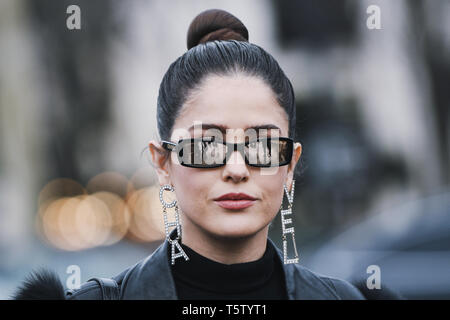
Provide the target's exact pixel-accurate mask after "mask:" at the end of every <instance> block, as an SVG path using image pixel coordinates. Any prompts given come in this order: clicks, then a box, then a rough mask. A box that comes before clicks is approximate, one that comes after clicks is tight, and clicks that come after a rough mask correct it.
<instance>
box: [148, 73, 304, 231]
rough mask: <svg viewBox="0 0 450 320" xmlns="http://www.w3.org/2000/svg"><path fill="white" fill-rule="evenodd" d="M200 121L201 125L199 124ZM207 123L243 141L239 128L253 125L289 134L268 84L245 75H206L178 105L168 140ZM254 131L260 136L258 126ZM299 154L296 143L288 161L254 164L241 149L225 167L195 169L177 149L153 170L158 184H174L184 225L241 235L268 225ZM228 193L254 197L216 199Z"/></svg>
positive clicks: (229, 138)
mask: <svg viewBox="0 0 450 320" xmlns="http://www.w3.org/2000/svg"><path fill="white" fill-rule="evenodd" d="M194 123H196V124H197V126H196V128H197V129H195V130H193V129H192V126H193V125H194ZM199 123H201V124H202V129H203V130H199V129H198V124H199ZM210 125H213V126H217V127H218V128H222V129H225V130H226V129H228V130H227V131H225V132H224V133H223V137H224V139H225V141H229V142H232V140H234V142H243V141H245V135H244V132H245V130H246V129H247V128H252V127H258V128H261V127H262V128H264V127H267V128H268V130H267V132H268V133H267V134H266V135H272V136H281V137H287V136H288V119H287V115H286V112H285V111H284V109H283V108H281V107H280V105H279V104H278V102H277V101H276V98H275V96H274V93H273V91H272V90H271V88H270V87H269V86H267V85H266V84H265V83H264V82H263V81H262V80H260V79H259V78H256V77H251V76H244V75H234V76H215V75H214V76H209V77H207V78H206V79H205V81H204V82H203V84H202V86H201V87H200V88H199V89H198V90H196V91H195V92H194V93H192V94H191V96H190V97H189V99H188V100H187V101H186V103H185V104H184V105H183V107H182V109H181V112H180V114H179V116H178V118H177V119H176V121H175V124H174V128H173V131H172V132H173V134H172V137H171V141H172V142H177V141H178V140H179V139H180V138H181V137H180V136H179V132H186V131H188V132H189V135H190V137H195V138H197V137H201V136H202V135H203V136H204V134H205V133H206V131H207V129H208V128H210V127H211V126H210ZM190 128H191V129H190ZM270 128H279V130H278V129H275V130H270ZM231 129H234V130H231ZM194 131H195V134H194ZM256 132H261V133H262V135H264V132H262V131H258V130H256ZM300 154H301V145H300V144H299V143H296V144H295V146H294V154H293V157H292V161H291V163H290V164H289V165H286V166H281V167H276V168H256V167H251V166H248V165H246V164H245V162H244V159H243V158H242V156H241V154H240V153H239V152H238V151H235V152H233V154H232V156H231V157H230V159H229V161H227V163H226V164H225V165H224V166H222V167H218V168H209V169H199V168H189V167H185V166H182V165H180V164H179V163H178V161H176V152H172V153H171V158H170V160H168V161H166V162H159V163H160V168H159V169H158V170H157V171H158V177H159V181H160V184H161V185H162V184H172V185H173V186H174V189H175V194H176V198H177V201H178V207H179V209H181V212H182V213H181V217H182V225H183V229H184V228H185V226H188V225H189V226H190V227H194V228H195V229H196V230H197V231H200V232H205V233H207V234H209V235H211V236H215V237H226V238H241V237H249V236H252V235H254V234H256V233H258V232H259V231H262V230H263V229H264V228H267V227H268V225H269V223H270V222H271V220H272V219H273V218H274V217H275V216H276V215H277V212H278V211H279V208H280V205H281V201H282V197H283V192H284V191H283V186H284V184H286V185H287V186H288V188H289V187H290V185H291V183H292V178H293V169H294V167H295V164H296V162H297V161H298V159H299V157H300ZM157 162H158V161H157ZM228 193H244V194H246V195H249V196H251V197H253V198H254V199H255V200H254V201H251V202H249V203H247V204H250V206H248V207H245V208H240V209H239V208H238V209H236V208H230V207H229V206H227V205H226V203H225V205H224V202H221V201H217V198H219V197H221V196H223V195H225V194H228ZM187 229H192V228H187Z"/></svg>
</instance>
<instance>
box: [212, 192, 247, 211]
mask: <svg viewBox="0 0 450 320" xmlns="http://www.w3.org/2000/svg"><path fill="white" fill-rule="evenodd" d="M214 201H215V202H216V203H217V204H218V205H219V206H220V207H222V208H224V209H230V210H242V209H245V208H248V207H250V206H252V205H253V204H254V203H255V201H256V198H253V197H251V196H249V195H248V194H245V193H227V194H224V195H222V196H220V197H219V198H216V199H214Z"/></svg>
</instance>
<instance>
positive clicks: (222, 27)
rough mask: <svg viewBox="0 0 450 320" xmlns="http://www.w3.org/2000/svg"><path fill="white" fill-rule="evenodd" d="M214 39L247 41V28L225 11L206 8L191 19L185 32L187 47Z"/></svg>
mask: <svg viewBox="0 0 450 320" xmlns="http://www.w3.org/2000/svg"><path fill="white" fill-rule="evenodd" d="M214 40H238V41H246V42H248V30H247V28H246V27H245V25H244V24H243V23H242V22H241V20H239V19H238V18H236V17H235V16H233V15H232V14H231V13H229V12H227V11H224V10H220V9H210V10H206V11H203V12H201V13H200V14H199V15H197V16H196V17H195V18H194V20H192V22H191V24H190V26H189V29H188V34H187V48H188V50H189V49H191V48H192V47H195V46H196V45H198V44H200V43H205V42H208V41H214Z"/></svg>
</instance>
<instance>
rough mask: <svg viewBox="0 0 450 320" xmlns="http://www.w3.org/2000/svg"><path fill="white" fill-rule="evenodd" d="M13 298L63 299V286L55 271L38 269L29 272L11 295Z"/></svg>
mask: <svg viewBox="0 0 450 320" xmlns="http://www.w3.org/2000/svg"><path fill="white" fill-rule="evenodd" d="M12 299H13V300H65V299H66V297H65V292H64V287H63V285H62V283H61V280H60V279H59V276H58V275H57V274H56V272H54V271H52V270H48V269H39V270H36V271H33V272H31V274H30V275H28V276H27V277H26V278H25V280H24V281H23V282H22V285H21V286H20V287H19V288H18V289H17V291H16V293H14V294H13V296H12Z"/></svg>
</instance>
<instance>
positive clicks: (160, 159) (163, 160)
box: [148, 140, 170, 185]
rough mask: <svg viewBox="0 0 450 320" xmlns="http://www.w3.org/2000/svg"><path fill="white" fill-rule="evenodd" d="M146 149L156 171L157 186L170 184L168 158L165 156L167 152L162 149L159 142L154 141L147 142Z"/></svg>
mask: <svg viewBox="0 0 450 320" xmlns="http://www.w3.org/2000/svg"><path fill="white" fill-rule="evenodd" d="M148 148H149V150H150V154H151V156H152V162H153V165H154V167H155V169H156V174H157V176H158V181H159V184H160V185H166V184H170V175H169V170H168V167H169V157H168V156H167V151H165V150H164V149H163V147H162V146H161V144H160V143H159V142H157V141H154V140H152V141H150V142H149V144H148Z"/></svg>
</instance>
